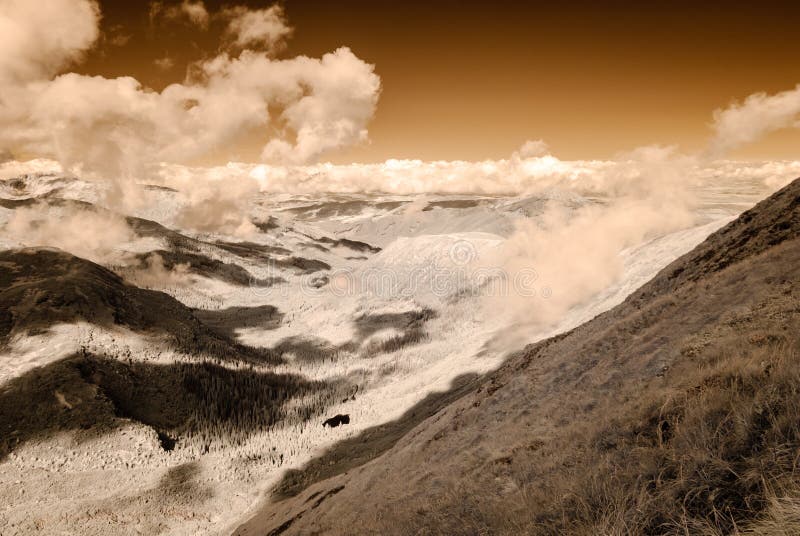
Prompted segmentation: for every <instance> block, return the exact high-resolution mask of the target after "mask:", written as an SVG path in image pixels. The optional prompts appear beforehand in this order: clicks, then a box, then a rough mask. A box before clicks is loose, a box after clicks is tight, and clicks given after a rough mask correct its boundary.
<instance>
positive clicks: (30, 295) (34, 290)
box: [0, 248, 279, 363]
mask: <svg viewBox="0 0 800 536" xmlns="http://www.w3.org/2000/svg"><path fill="white" fill-rule="evenodd" d="M78 321H82V322H87V323H90V324H96V325H100V326H124V327H126V328H128V329H131V330H133V331H136V332H142V333H146V334H151V335H159V336H163V337H165V338H166V339H168V340H169V341H170V342H171V343H172V344H173V345H174V346H175V347H176V348H177V349H179V350H180V351H183V352H186V353H190V354H201V353H207V354H210V355H212V356H215V357H219V358H221V359H228V358H229V357H234V356H235V357H236V358H249V359H252V360H254V361H257V362H264V363H266V362H270V361H272V362H278V361H279V360H278V359H276V358H275V357H274V356H273V355H272V354H270V353H269V352H267V351H262V350H256V349H253V348H249V347H246V346H243V345H241V344H238V343H235V342H234V341H232V340H231V339H229V338H227V337H225V336H222V335H219V334H218V333H217V332H215V331H213V330H212V329H210V328H208V327H206V326H205V325H204V324H202V323H201V322H200V321H199V320H198V319H197V318H196V317H195V316H194V315H193V314H192V311H191V309H189V308H188V307H186V306H185V305H183V304H182V303H180V302H179V301H178V300H176V299H174V298H172V297H171V296H169V295H167V294H164V293H162V292H157V291H153V290H146V289H141V288H138V287H136V286H133V285H129V284H126V283H125V282H124V281H123V280H122V279H121V278H120V277H119V276H118V275H116V274H115V273H114V272H112V271H110V270H108V269H106V268H103V267H102V266H100V265H98V264H95V263H93V262H90V261H87V260H85V259H81V258H79V257H75V256H73V255H70V254H69V253H66V252H63V251H60V250H57V249H47V248H27V249H16V250H5V251H1V252H0V343H7V342H8V341H9V340H10V339H11V338H13V337H14V336H16V335H25V334H30V333H37V332H42V331H46V330H47V329H49V328H51V327H52V326H54V325H56V324H59V323H74V322H78Z"/></svg>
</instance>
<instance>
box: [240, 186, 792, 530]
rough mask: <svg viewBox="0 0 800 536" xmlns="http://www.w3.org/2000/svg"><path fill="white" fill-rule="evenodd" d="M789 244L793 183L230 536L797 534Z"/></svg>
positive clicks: (270, 506)
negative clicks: (392, 439)
mask: <svg viewBox="0 0 800 536" xmlns="http://www.w3.org/2000/svg"><path fill="white" fill-rule="evenodd" d="M799 233H800V180H798V181H795V182H794V183H792V184H790V185H789V186H787V187H786V188H784V189H783V190H781V191H780V192H778V193H776V194H775V195H773V196H772V197H770V198H769V199H767V200H765V201H763V202H761V203H759V204H758V205H757V206H756V207H754V208H753V209H751V210H750V211H748V212H746V213H744V214H743V215H742V216H741V217H740V218H739V219H737V220H736V221H734V222H732V223H731V224H729V225H728V226H726V227H725V228H723V229H721V230H720V231H718V232H717V233H715V234H713V235H712V236H711V237H710V238H709V239H708V240H706V241H705V242H704V243H703V244H701V245H700V246H698V247H697V248H695V249H694V250H693V251H691V252H690V253H688V254H686V255H684V256H683V257H682V258H680V259H678V260H676V261H675V262H673V263H672V264H671V265H669V266H668V267H666V268H665V269H664V270H662V271H661V272H660V273H659V274H658V275H657V276H656V277H655V278H654V279H653V280H652V281H651V282H650V283H648V284H646V285H644V286H643V287H642V288H641V289H640V290H638V291H637V292H635V293H634V294H632V295H631V296H630V297H629V298H628V299H627V300H626V301H625V302H624V303H622V304H621V305H619V306H618V307H616V308H614V309H612V310H611V311H609V312H607V313H604V314H602V315H600V316H598V317H596V318H595V319H594V320H592V321H590V322H587V323H586V324H584V325H582V326H580V327H578V328H576V329H574V330H572V331H570V332H568V333H565V334H562V335H560V336H557V337H554V338H551V339H549V340H546V341H543V342H541V343H538V344H536V345H532V346H530V347H528V348H526V349H525V351H523V352H520V353H519V354H518V355H515V356H512V357H511V358H510V359H508V360H507V361H506V363H505V364H504V365H503V366H502V367H501V368H500V369H499V370H497V371H496V372H494V373H492V374H490V375H489V376H487V377H485V378H482V379H481V380H478V381H475V382H474V383H473V387H472V388H471V389H468V390H466V393H465V394H463V396H460V397H458V398H457V400H455V401H454V402H452V403H450V404H449V405H447V406H446V407H444V408H442V409H441V410H440V411H438V412H436V413H435V414H433V415H432V416H430V417H428V418H426V419H425V420H424V421H422V422H421V423H420V424H419V425H418V426H416V427H414V428H413V429H411V430H410V431H409V432H408V433H406V434H405V435H404V436H403V437H402V438H401V439H399V440H398V441H397V442H396V443H395V444H394V445H393V446H391V448H388V450H387V451H386V452H385V453H384V454H382V455H380V456H378V454H380V452H376V454H375V456H378V457H377V458H375V456H373V457H372V458H375V459H373V460H372V461H370V462H369V463H366V464H364V465H363V466H361V467H358V468H353V466H352V464H348V463H347V462H346V460H345V461H341V462H339V461H337V459H336V458H335V457H330V461H329V464H328V466H327V467H326V470H325V472H324V475H320V476H318V477H316V478H315V477H314V475H308V478H307V479H306V482H312V483H313V482H316V483H314V484H312V485H310V486H309V487H308V488H307V489H304V490H300V489H296V490H295V491H294V493H296V495H295V496H294V497H290V498H287V499H284V500H282V501H278V502H273V503H272V504H268V505H266V506H265V507H264V509H263V511H262V512H261V513H259V514H258V515H257V516H256V517H254V518H253V519H252V520H250V521H249V522H248V523H245V524H244V525H242V526H241V527H240V528H239V529H238V533H239V534H353V533H362V534H486V533H491V534H519V533H542V534H556V533H561V534H563V533H570V534H597V533H612V534H642V533H645V534H668V533H681V534H683V533H689V532H691V533H702V532H706V533H728V532H730V531H732V530H734V528H738V529H745V530H746V529H747V527H750V529H751V530H753V531H754V532H756V533H763V532H764V531H765V530H767V529H769V528H773V529H774V528H775V527H778V528H780V529H781V530H787V531H788V532H785V533H787V534H788V533H792V532H793V531H792V528H791V527H792V526H793V527H795V528H797V522H796V519H797V507H796V502H792V501H793V500H795V498H796V497H797V496H798V492H800V489H799V488H798V486H797V484H796V476H797V475H796V474H795V473H794V471H795V465H796V463H795V458H796V453H797V451H798V448H800V423H799V422H798V421H797V414H798V412H800V331H798V328H800V286H798V283H800V239H799V238H798V237H799V236H800V235H799ZM459 389H460V392H459V394H460V393H461V392H464V391H463V386H460V387H459ZM362 440H363V442H364V443H365V445H362V446H361V447H360V448H361V449H362V450H363V449H368V448H369V444H370V442H371V441H373V442H375V443H376V444H377V443H378V441H376V440H375V438H374V437H371V436H370V435H369V434H366V433H365V434H364V435H363V437H362ZM350 443H351V444H358V441H357V440H351V442H350ZM376 448H377V447H376ZM383 448H386V447H383ZM332 451H335V447H334V449H332ZM338 454H339V455H341V456H343V457H345V458H346V452H341V451H339V452H338ZM367 459H370V457H367ZM309 467H314V464H310V465H309ZM337 467H340V469H339V470H338V471H337V469H336V468H337ZM345 471H347V472H345ZM337 472H338V473H339V474H337ZM328 475H335V476H331V477H329V478H326V479H325V480H321V481H320V478H322V477H323V476H325V477H327V476H328ZM292 478H294V479H297V475H292ZM279 489H285V486H284V488H281V487H280V486H279ZM781 498H783V499H781ZM792 516H794V517H793V519H795V521H794V523H795V525H789V523H790V521H788V519H789V518H791V517H792ZM779 533H783V532H779Z"/></svg>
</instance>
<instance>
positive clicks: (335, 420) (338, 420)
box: [322, 414, 350, 428]
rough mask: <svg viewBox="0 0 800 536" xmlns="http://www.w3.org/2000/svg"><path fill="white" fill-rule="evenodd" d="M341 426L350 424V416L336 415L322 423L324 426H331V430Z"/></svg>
mask: <svg viewBox="0 0 800 536" xmlns="http://www.w3.org/2000/svg"><path fill="white" fill-rule="evenodd" d="M340 424H350V415H342V414H339V415H335V416H333V417H331V418H330V419H328V420H327V421H325V422H324V423H322V426H330V427H331V428H336V427H337V426H339V425H340Z"/></svg>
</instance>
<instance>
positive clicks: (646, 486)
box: [364, 344, 800, 535]
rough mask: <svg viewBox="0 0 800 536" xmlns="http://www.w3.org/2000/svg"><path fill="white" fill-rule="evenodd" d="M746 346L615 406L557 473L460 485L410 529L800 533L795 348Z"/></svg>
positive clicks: (799, 383)
mask: <svg viewBox="0 0 800 536" xmlns="http://www.w3.org/2000/svg"><path fill="white" fill-rule="evenodd" d="M750 350H752V351H741V352H740V353H736V352H733V353H729V354H727V355H725V356H721V355H719V356H714V357H712V358H708V359H705V360H704V361H703V364H702V365H701V366H700V368H699V369H698V368H697V367H695V368H694V370H693V371H686V372H684V373H683V377H682V378H673V379H672V380H673V381H672V382H670V383H671V384H672V385H682V386H683V387H681V388H663V389H659V390H652V391H647V392H648V395H647V396H650V397H652V399H651V400H650V401H648V402H646V403H644V404H642V401H641V400H637V401H632V402H631V403H630V404H627V405H626V404H622V405H619V406H617V407H616V409H614V410H610V411H613V413H611V414H610V416H609V418H608V420H607V421H605V422H604V423H598V425H597V427H596V428H595V429H594V430H587V429H586V428H585V427H584V428H583V430H582V434H583V437H587V436H588V438H589V439H585V440H583V441H582V442H581V444H577V445H575V446H574V447H575V448H573V449H569V451H570V452H571V454H564V455H563V456H562V458H561V459H557V460H556V463H555V464H554V467H555V469H551V470H549V471H547V472H546V473H545V474H544V475H542V474H541V473H539V474H538V475H537V476H536V477H532V478H524V477H522V476H521V473H520V472H516V481H511V482H509V484H508V489H507V490H506V492H505V493H503V494H501V495H496V494H488V493H486V492H485V491H484V490H482V489H479V488H478V487H473V486H472V485H470V484H465V482H469V480H468V479H460V481H459V484H458V486H457V487H452V486H449V487H445V489H443V490H442V492H441V493H440V494H439V501H438V503H436V504H432V505H426V506H420V507H419V508H418V509H417V517H416V519H415V520H414V521H413V522H411V523H410V524H409V525H408V526H406V527H405V528H404V532H406V533H408V534H420V535H422V534H469V535H484V534H576V535H595V534H605V535H623V534H626V535H627V534H705V535H722V534H769V535H789V534H800V482H799V481H798V478H797V477H798V468H797V465H798V458H799V457H800V352H798V351H797V349H796V348H789V347H788V346H787V345H785V344H783V345H780V346H773V347H772V348H768V349H755V350H753V349H752V347H751V349H750ZM687 374H688V375H689V376H690V378H691V381H688V382H687V381H686V380H688V379H690V378H689V377H687ZM634 405H635V406H636V407H639V408H642V407H643V408H644V409H639V410H633V409H632V408H633V407H634ZM576 437H577V436H576ZM565 451H566V449H565ZM531 463H535V461H533V460H532V461H531ZM523 479H524V480H525V481H524V482H521V480H523ZM389 507H391V506H389ZM376 517H377V518H380V513H377V514H376ZM364 521H365V524H364V528H365V529H366V530H367V532H369V529H368V527H369V526H372V527H374V526H376V525H377V526H379V525H380V521H379V520H378V519H376V520H375V521H378V522H377V523H376V524H373V523H372V522H371V520H369V519H365V520H364Z"/></svg>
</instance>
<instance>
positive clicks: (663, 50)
mask: <svg viewBox="0 0 800 536" xmlns="http://www.w3.org/2000/svg"><path fill="white" fill-rule="evenodd" d="M174 1H175V0H173V2H174ZM100 3H101V6H102V9H103V13H104V21H103V29H104V31H105V32H106V34H107V37H106V39H105V42H104V44H103V45H101V46H100V47H99V48H98V49H97V50H95V51H94V52H93V53H92V54H91V56H90V57H89V59H88V61H87V62H86V63H85V64H84V65H83V66H81V68H80V71H81V72H84V73H89V74H102V75H105V76H119V75H133V76H135V77H137V78H138V79H139V80H140V81H142V82H143V83H144V84H145V85H148V86H150V87H153V88H155V89H160V88H161V87H163V86H164V85H165V84H167V83H169V82H174V81H180V80H182V79H183V75H184V73H185V69H186V65H187V63H188V62H189V61H191V60H195V59H199V58H201V57H203V56H204V55H209V54H211V53H213V52H214V51H215V50H216V39H217V37H218V35H219V33H218V31H216V32H215V28H214V27H213V25H212V28H211V31H209V32H207V33H203V32H200V31H198V30H197V29H192V28H189V27H188V26H184V25H181V24H179V23H172V24H159V25H156V26H155V27H153V26H151V25H150V22H149V19H148V2H132V1H129V0H126V1H121V0H120V1H111V0H102V1H101V2H100ZM166 3H169V2H166ZM238 3H246V4H247V5H249V6H252V7H256V6H267V5H270V4H271V2H238ZM221 4H222V3H221V2H216V1H207V2H206V5H207V6H208V8H209V10H210V11H214V10H216V9H218V8H219V7H220V5H221ZM742 4H749V5H742ZM284 5H285V8H286V13H287V15H288V18H289V23H290V24H291V25H292V26H294V28H295V33H294V36H293V38H292V39H291V40H290V41H289V47H288V49H287V50H286V51H285V53H284V55H286V56H293V55H297V54H308V55H312V56H319V55H321V54H323V53H325V52H329V51H332V50H334V49H335V48H337V47H338V46H342V45H347V46H349V47H350V48H351V49H352V50H353V51H354V52H355V54H356V55H357V56H359V57H360V58H362V59H364V60H365V61H368V62H370V63H374V64H375V66H376V72H377V73H378V74H379V75H380V76H381V78H382V83H383V91H382V94H381V100H380V103H379V105H378V110H377V113H376V115H375V118H374V119H373V121H372V123H371V125H370V138H371V143H369V144H367V145H363V146H359V147H354V148H351V149H346V150H344V151H340V152H339V153H336V154H331V155H329V159H330V160H332V161H334V162H352V161H359V162H375V161H383V160H385V159H387V158H420V159H425V160H432V159H468V160H478V159H484V158H501V157H505V156H508V155H509V154H510V153H511V152H512V151H513V150H515V149H516V148H517V147H519V146H520V145H521V144H522V143H523V142H524V141H525V140H527V139H543V140H545V141H546V142H547V143H548V144H549V145H550V147H551V148H552V150H553V153H554V154H556V155H557V156H559V157H561V158H564V159H588V158H610V157H613V156H614V155H615V154H616V153H618V152H620V151H625V150H629V149H632V148H634V147H636V146H640V145H644V144H652V143H662V144H679V145H680V146H681V147H682V148H684V149H686V150H700V149H702V148H703V146H704V143H705V142H706V140H707V139H708V137H709V136H710V129H709V126H708V125H709V123H710V121H711V118H712V115H711V114H712V111H713V110H714V109H715V108H719V107H723V106H726V105H728V104H729V103H730V102H731V101H732V100H733V99H741V98H743V97H745V96H747V95H749V94H751V93H754V92H757V91H766V92H776V91H780V90H785V89H791V88H793V87H795V86H796V85H797V84H798V83H800V61H798V58H800V32H798V30H797V22H798V21H800V2H798V1H792V2H788V1H784V2H768V1H764V2H749V3H747V2H733V1H725V2H723V1H705V2H682V1H671V2H665V1H664V2H656V1H653V2H600V1H596V2H555V3H544V2H520V1H517V2H512V1H493V2H485V1H484V2H467V1H457V0H431V1H426V2H388V1H387V2H381V1H376V0H373V1H366V0H361V1H356V0H340V1H336V2H333V1H330V0H287V1H286V2H285V3H284ZM115 36H116V37H121V36H126V37H129V39H128V40H127V43H125V44H124V45H121V46H120V43H121V42H122V41H124V40H125V39H117V44H116V45H114V44H112V42H113V41H114V37H115ZM164 56H168V57H170V58H172V59H173V60H175V66H174V67H173V68H172V69H169V70H167V71H161V70H159V69H157V68H155V67H154V64H153V61H154V60H155V59H156V58H161V57H164ZM262 145H263V139H261V138H258V137H257V136H256V135H254V136H253V137H252V138H245V139H243V140H242V142H241V151H240V152H239V154H237V155H235V156H236V157H237V158H238V159H242V160H255V159H256V158H257V156H258V154H259V152H260V149H261V146H262ZM798 148H800V132H799V131H798V130H794V131H785V132H778V133H774V134H772V135H770V136H769V137H768V138H766V139H764V140H762V141H761V142H759V143H757V144H754V145H752V146H749V147H747V148H745V149H743V150H740V151H739V152H738V153H737V154H736V155H735V156H739V157H744V158H763V159H773V158H798V157H800V151H799V150H798Z"/></svg>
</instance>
